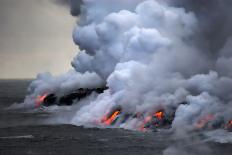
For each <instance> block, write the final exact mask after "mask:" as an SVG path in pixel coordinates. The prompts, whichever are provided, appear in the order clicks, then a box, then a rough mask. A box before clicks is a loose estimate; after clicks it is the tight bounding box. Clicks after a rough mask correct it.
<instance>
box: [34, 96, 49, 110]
mask: <svg viewBox="0 0 232 155" xmlns="http://www.w3.org/2000/svg"><path fill="white" fill-rule="evenodd" d="M46 97H47V94H44V95H39V96H38V97H37V98H36V107H39V106H40V105H41V104H42V103H43V102H44V99H45V98H46Z"/></svg>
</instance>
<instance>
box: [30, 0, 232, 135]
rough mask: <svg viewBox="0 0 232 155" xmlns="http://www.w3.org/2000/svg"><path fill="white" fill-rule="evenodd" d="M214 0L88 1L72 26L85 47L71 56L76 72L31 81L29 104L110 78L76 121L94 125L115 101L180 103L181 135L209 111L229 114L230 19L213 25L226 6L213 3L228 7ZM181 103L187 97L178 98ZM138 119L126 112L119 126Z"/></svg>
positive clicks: (125, 106) (132, 106)
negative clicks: (208, 0) (42, 96)
mask: <svg viewBox="0 0 232 155" xmlns="http://www.w3.org/2000/svg"><path fill="white" fill-rule="evenodd" d="M213 2H214V1H213ZM223 2H225V3H223ZM214 3H215V4H214ZM214 3H212V4H209V5H207V4H205V3H203V2H200V0H199V2H198V1H197V2H196V1H188V2H186V1H184V0H183V1H182V0H176V1H173V2H169V1H161V0H127V1H125V0H111V1H108V0H83V4H82V9H81V14H80V21H79V23H78V25H77V26H76V28H75V30H74V32H73V39H74V42H75V43H76V44H77V45H78V46H79V47H80V50H81V52H80V53H79V54H78V55H77V56H76V57H75V58H74V59H73V61H72V66H73V67H74V69H75V71H73V72H72V73H71V74H70V73H67V74H65V75H62V76H60V77H51V76H47V75H46V74H45V75H42V78H40V77H39V78H38V79H37V80H36V81H34V82H33V84H32V85H31V87H30V92H31V94H30V95H29V96H27V98H26V100H25V103H28V104H31V101H33V97H35V96H36V95H38V94H41V93H44V92H45V91H46V92H50V91H54V90H55V91H60V92H61V93H62V92H63V91H70V90H72V89H75V88H80V87H89V86H92V87H94V86H97V85H99V86H100V85H103V84H106V85H107V86H108V87H109V90H107V91H105V92H104V93H103V94H101V95H99V96H98V97H97V98H96V99H95V100H93V101H92V102H90V103H89V104H87V105H83V106H82V107H81V108H80V109H79V110H78V111H77V112H76V114H75V116H74V117H73V118H72V119H71V120H70V122H71V123H73V124H77V125H86V124H94V123H96V120H100V119H101V118H102V117H103V116H104V115H105V114H106V113H107V112H108V111H110V109H111V108H113V107H115V106H120V107H122V111H123V112H127V113H144V114H148V113H150V112H154V111H156V110H159V109H160V108H162V109H164V110H165V111H167V112H168V111H169V110H170V109H172V108H175V109H176V113H175V118H174V121H173V124H172V129H173V130H174V131H176V133H177V134H179V133H181V134H183V133H184V132H189V131H192V130H193V129H194V127H195V126H196V124H197V122H198V121H199V119H201V118H202V117H205V115H209V114H213V115H214V117H217V118H221V120H222V121H224V122H227V121H229V120H230V119H231V115H230V114H231V112H232V108H231V104H232V102H231V101H232V96H231V94H230V92H231V90H232V77H231V76H232V72H231V67H230V65H231V64H232V54H231V52H230V49H231V46H232V41H231V38H230V32H229V29H228V28H229V27H227V26H226V25H224V24H230V22H229V19H228V20H226V21H225V22H223V21H221V22H220V25H215V24H213V23H214V22H216V21H217V22H218V20H219V19H220V18H219V17H217V16H220V17H221V18H222V16H221V15H223V12H226V11H223V12H222V14H221V13H219V15H218V14H214V12H213V10H215V9H219V10H224V9H225V10H227V9H228V8H227V7H229V4H228V6H227V5H226V4H227V3H226V1H220V2H218V1H216V0H215V2H214ZM219 4H220V5H219ZM199 7H200V8H201V7H203V8H202V9H200V11H197V10H198V8H199ZM211 13H212V14H211ZM228 18H230V17H228ZM220 20H222V19H220ZM227 22H229V23H227ZM227 31H228V32H227ZM220 32H222V33H220ZM77 81H78V82H77ZM28 98H29V99H30V100H27V99H28ZM183 102H186V103H187V104H184V105H180V103H183ZM139 121H140V120H138V119H129V120H127V121H126V122H124V124H121V125H118V126H117V127H125V128H129V129H136V128H138V126H139V124H140V123H141V122H139ZM215 121H216V119H215Z"/></svg>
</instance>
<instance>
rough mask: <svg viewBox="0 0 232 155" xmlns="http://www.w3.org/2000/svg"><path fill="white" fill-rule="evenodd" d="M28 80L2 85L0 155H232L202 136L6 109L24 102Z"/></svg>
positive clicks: (229, 148) (1, 82)
mask: <svg viewBox="0 0 232 155" xmlns="http://www.w3.org/2000/svg"><path fill="white" fill-rule="evenodd" d="M29 83H30V80H0V155H11V154H12V155H27V154H28V155H46V154H48V155H59V154H62V155H63V154H64V155H72V154H75V155H82V154H83V155H108V154H109V155H130V154H131V155H162V154H164V155H231V154H232V145H231V144H221V143H216V142H210V141H207V140H205V138H204V136H202V135H201V134H194V135H185V136H183V137H176V136H173V135H172V134H171V133H170V132H169V131H159V132H145V133H144V132H137V131H129V130H124V129H110V128H108V129H99V128H85V127H78V126H74V125H69V124H48V123H44V122H46V119H47V118H48V117H49V115H48V114H46V112H32V111H31V112H30V111H27V110H15V109H14V110H12V109H8V107H9V106H10V105H12V104H13V103H20V102H22V101H23V98H24V96H25V95H26V92H27V91H26V90H27V87H28V85H29Z"/></svg>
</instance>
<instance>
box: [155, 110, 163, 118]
mask: <svg viewBox="0 0 232 155" xmlns="http://www.w3.org/2000/svg"><path fill="white" fill-rule="evenodd" d="M154 116H155V117H156V118H158V119H159V120H161V119H163V116H164V113H163V112H162V111H158V112H156V113H155V114H154Z"/></svg>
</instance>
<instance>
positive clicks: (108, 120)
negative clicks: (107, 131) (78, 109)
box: [102, 110, 121, 125]
mask: <svg viewBox="0 0 232 155" xmlns="http://www.w3.org/2000/svg"><path fill="white" fill-rule="evenodd" d="M120 113H121V112H120V110H116V111H114V112H113V113H112V114H111V115H109V116H105V117H104V118H103V119H102V123H103V124H105V125H111V124H112V123H113V122H114V121H115V120H116V118H117V116H118V115H119V114H120Z"/></svg>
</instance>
